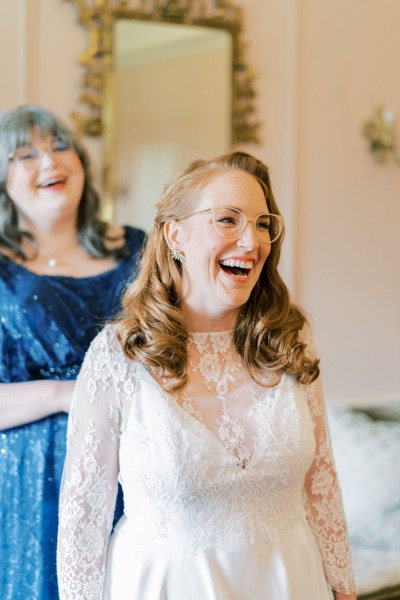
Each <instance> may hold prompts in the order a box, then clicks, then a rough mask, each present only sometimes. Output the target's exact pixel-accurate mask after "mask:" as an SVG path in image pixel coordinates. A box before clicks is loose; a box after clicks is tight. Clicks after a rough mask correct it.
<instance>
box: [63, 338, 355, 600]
mask: <svg viewBox="0 0 400 600" xmlns="http://www.w3.org/2000/svg"><path fill="white" fill-rule="evenodd" d="M189 357H190V367H189V384H188V386H187V387H186V388H185V390H184V392H183V393H179V394H176V395H172V394H167V393H165V392H164V391H163V389H162V388H161V386H160V385H159V383H158V382H157V381H156V380H155V379H154V378H153V377H152V376H151V374H150V372H149V371H148V370H147V368H145V367H144V366H142V365H140V364H138V363H135V362H132V361H129V360H128V359H127V358H126V357H125V356H124V354H123V352H122V350H121V348H120V346H119V344H118V343H117V341H116V339H115V337H114V333H113V329H112V328H111V327H110V326H109V327H106V328H105V329H104V330H103V331H102V332H101V333H100V334H99V335H98V336H97V338H96V339H95V340H94V341H93V342H92V345H91V347H90V349H89V351H88V353H87V355H86V358H85V362H84V364H83V367H82V370H81V373H80V376H79V379H78V382H77V386H76V389H75V393H74V400H73V406H72V410H71V414H70V421H69V431H68V454H67V460H66V465H65V470H64V480H63V486H62V495H61V502H60V529H59V548H58V551H59V556H58V573H59V588H60V598H61V600H327V599H329V598H331V597H332V595H331V591H330V586H329V585H328V583H327V580H328V581H329V583H330V584H331V586H332V587H333V588H334V589H337V590H340V591H345V592H346V591H347V592H350V591H352V590H353V589H354V588H353V583H352V572H351V563H350V555H349V547H348V542H347V535H346V529H345V522H344V517H343V509H342V503H341V495H340V491H339V489H338V486H337V482H336V476H335V470H334V465H333V459H332V454H331V449H330V445H329V439H328V434H327V429H326V422H325V414H324V408H323V401H322V395H321V392H320V385H319V382H318V381H317V382H316V383H314V384H312V385H310V386H307V387H305V386H302V385H300V384H299V383H297V381H296V380H295V379H294V378H293V377H291V376H287V375H283V376H282V378H281V379H280V381H279V382H278V383H277V384H276V385H275V386H273V387H264V386H262V385H258V384H256V383H255V382H254V381H253V380H252V379H251V378H250V376H249V374H248V372H247V370H246V369H245V368H244V367H243V365H242V363H241V360H240V357H239V355H238V354H237V352H236V350H235V349H234V347H233V344H232V343H231V336H230V333H228V332H224V333H210V334H199V333H196V334H192V336H191V342H190V344H189ZM268 377H272V375H267V378H266V380H265V381H264V382H263V383H267V382H268ZM269 383H273V380H272V379H271V380H270V381H269ZM117 477H119V480H120V482H121V484H122V486H123V490H124V499H125V516H124V517H122V519H121V520H120V522H119V524H118V525H117V527H116V529H115V531H114V533H113V534H112V537H111V541H110V543H109V536H110V530H111V524H112V518H113V510H114V502H115V496H116V490H117Z"/></svg>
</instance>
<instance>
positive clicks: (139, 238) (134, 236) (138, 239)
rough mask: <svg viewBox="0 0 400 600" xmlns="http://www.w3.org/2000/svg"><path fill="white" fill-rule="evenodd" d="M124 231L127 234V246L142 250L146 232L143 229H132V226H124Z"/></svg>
mask: <svg viewBox="0 0 400 600" xmlns="http://www.w3.org/2000/svg"><path fill="white" fill-rule="evenodd" d="M122 230H123V232H124V234H125V244H126V245H127V246H129V247H130V248H131V247H134V248H140V247H141V246H142V245H143V243H144V241H145V239H146V232H145V231H143V229H139V228H138V227H132V225H124V226H123V227H122Z"/></svg>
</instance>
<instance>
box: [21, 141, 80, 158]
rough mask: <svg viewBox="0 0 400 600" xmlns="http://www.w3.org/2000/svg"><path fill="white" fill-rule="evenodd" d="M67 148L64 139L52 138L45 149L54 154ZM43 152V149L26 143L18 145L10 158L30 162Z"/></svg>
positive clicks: (68, 147) (67, 144) (68, 148)
mask: <svg viewBox="0 0 400 600" xmlns="http://www.w3.org/2000/svg"><path fill="white" fill-rule="evenodd" d="M67 150H70V145H69V143H68V142H67V141H66V140H63V139H62V138H54V139H53V140H52V141H51V142H50V146H49V148H48V150H47V151H48V152H50V153H51V154H56V153H58V152H65V151H67ZM43 152H45V150H43V149H41V148H37V147H36V146H31V145H29V144H27V145H25V146H19V147H18V148H17V149H16V150H15V152H14V153H13V155H12V157H11V158H14V159H15V160H17V161H20V162H26V163H31V162H35V161H37V160H38V159H39V158H40V157H41V156H42V154H43Z"/></svg>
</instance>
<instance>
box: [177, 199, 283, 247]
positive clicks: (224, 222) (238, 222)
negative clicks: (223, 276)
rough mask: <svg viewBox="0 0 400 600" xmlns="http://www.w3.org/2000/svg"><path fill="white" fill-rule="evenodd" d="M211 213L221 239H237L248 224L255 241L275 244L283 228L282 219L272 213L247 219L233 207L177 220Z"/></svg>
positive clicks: (214, 209) (202, 211) (203, 212)
mask: <svg viewBox="0 0 400 600" xmlns="http://www.w3.org/2000/svg"><path fill="white" fill-rule="evenodd" d="M208 212H209V213H211V218H212V222H213V225H214V227H215V230H216V232H217V233H218V234H219V235H221V236H222V237H226V238H235V237H239V236H240V235H241V234H242V233H243V231H244V230H245V229H246V227H247V224H248V223H252V224H253V227H254V231H255V233H256V236H257V239H258V240H259V241H260V242H262V243H263V244H271V243H272V242H275V240H277V239H278V238H279V236H280V235H281V233H282V231H283V227H284V218H283V217H281V216H280V215H274V214H272V213H262V214H260V215H258V216H257V217H255V218H254V219H249V218H248V217H247V216H246V215H245V214H244V213H243V212H242V211H241V210H240V209H239V208H234V207H233V206H214V207H213V208H206V209H205V210H199V211H198V212H194V213H191V214H190V215H187V216H186V217H183V218H181V219H179V220H180V221H184V220H185V219H189V217H194V216H195V215H202V214H205V213H208Z"/></svg>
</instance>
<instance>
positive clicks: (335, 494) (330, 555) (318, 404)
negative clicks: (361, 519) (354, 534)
mask: <svg viewBox="0 0 400 600" xmlns="http://www.w3.org/2000/svg"><path fill="white" fill-rule="evenodd" d="M306 391H307V398H308V404H309V408H310V412H311V416H312V419H313V422H314V430H315V440H316V453H315V458H314V461H313V464H312V466H311V468H310V470H309V471H308V473H307V476H306V480H305V486H304V504H305V508H306V512H307V516H308V519H309V521H310V524H311V527H312V529H313V531H314V534H315V537H316V539H317V542H318V546H319V549H320V552H321V554H322V557H323V560H324V566H325V572H326V576H327V578H328V581H329V582H330V584H331V586H332V588H333V589H334V590H335V591H337V592H343V593H347V594H349V593H351V592H353V591H354V589H355V588H354V582H353V575H352V566H351V556H350V548H349V541H348V538H347V528H346V520H345V515H344V509H343V502H342V496H341V492H340V488H339V483H338V479H337V475H336V470H335V464H334V458H333V453H332V448H331V443H330V436H329V430H328V425H327V421H326V414H325V406H324V401H323V394H322V387H321V381H320V378H318V379H317V380H316V381H315V382H314V383H312V384H311V385H309V386H307V388H306Z"/></svg>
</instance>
